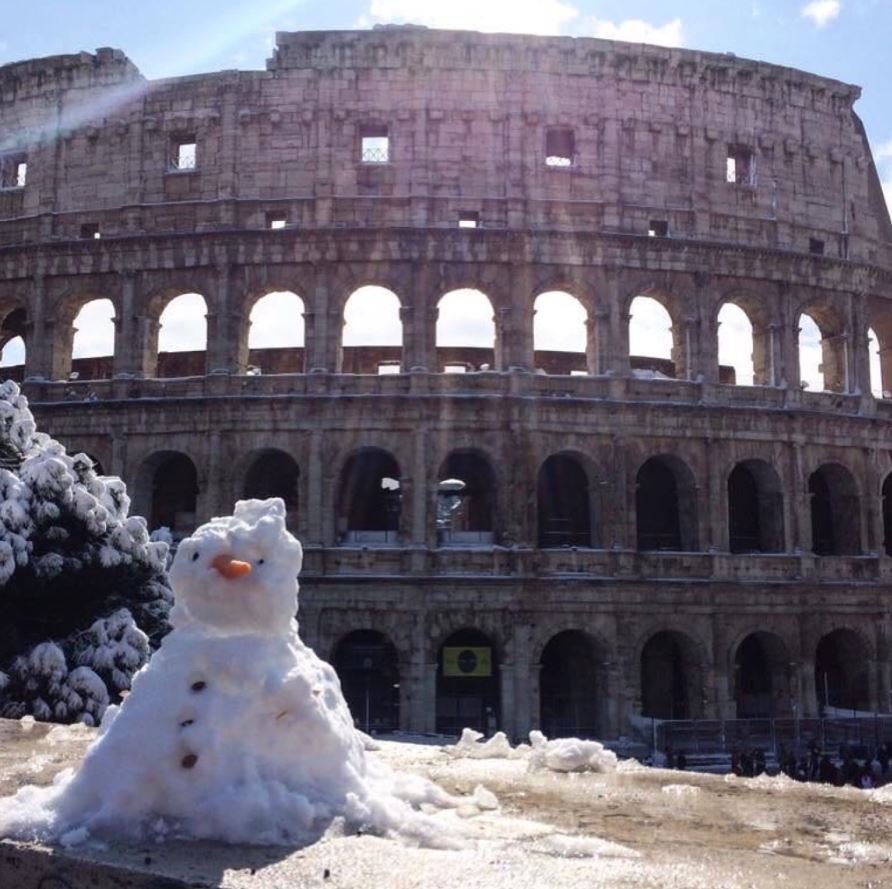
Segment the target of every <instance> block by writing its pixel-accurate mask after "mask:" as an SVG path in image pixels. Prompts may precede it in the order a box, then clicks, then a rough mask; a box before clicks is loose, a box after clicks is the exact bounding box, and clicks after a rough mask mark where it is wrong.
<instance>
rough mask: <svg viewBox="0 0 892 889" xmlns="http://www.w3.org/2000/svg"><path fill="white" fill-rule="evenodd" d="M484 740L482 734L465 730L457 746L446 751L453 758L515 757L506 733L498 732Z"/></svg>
mask: <svg viewBox="0 0 892 889" xmlns="http://www.w3.org/2000/svg"><path fill="white" fill-rule="evenodd" d="M482 738H483V733H482V732H478V731H475V730H474V729H472V728H464V729H462V733H461V737H460V738H459V739H458V741H457V742H456V743H455V745H454V746H452V747H447V748H446V749H447V751H448V752H449V753H450V754H451V755H452V756H458V757H467V758H469V759H510V758H511V757H512V756H513V755H514V749H513V748H512V747H511V742H510V741H509V740H508V738H507V736H506V735H505V733H504V732H496V733H495V734H494V735H493V736H492V737H491V738H489V739H487V740H485V741H482V740H481V739H482Z"/></svg>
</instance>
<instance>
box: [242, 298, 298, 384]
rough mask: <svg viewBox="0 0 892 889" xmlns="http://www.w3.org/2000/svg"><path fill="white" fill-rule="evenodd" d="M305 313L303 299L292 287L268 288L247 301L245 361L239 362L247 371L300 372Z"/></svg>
mask: <svg viewBox="0 0 892 889" xmlns="http://www.w3.org/2000/svg"><path fill="white" fill-rule="evenodd" d="M305 313H306V304H305V302H304V300H303V298H302V297H301V296H300V295H299V294H297V293H296V292H295V291H293V290H269V291H267V292H266V293H263V294H260V295H258V296H257V297H256V298H254V299H252V300H250V301H249V304H248V311H247V318H248V326H247V335H246V341H245V349H244V361H241V360H240V362H239V363H240V364H241V365H243V366H244V367H246V368H247V369H248V373H302V372H303V370H304V366H305V361H304V356H305V354H306V323H305ZM240 351H241V350H240Z"/></svg>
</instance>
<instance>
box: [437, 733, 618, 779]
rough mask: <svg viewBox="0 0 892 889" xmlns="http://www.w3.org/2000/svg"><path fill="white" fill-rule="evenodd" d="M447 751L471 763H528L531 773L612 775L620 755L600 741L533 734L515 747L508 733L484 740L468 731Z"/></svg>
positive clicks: (479, 735) (447, 748) (497, 734)
mask: <svg viewBox="0 0 892 889" xmlns="http://www.w3.org/2000/svg"><path fill="white" fill-rule="evenodd" d="M445 749H446V751H447V753H449V754H450V755H451V756H456V757H462V758H467V759H526V760H527V761H528V764H529V769H530V770H531V771H536V770H543V769H547V770H549V771H552V772H612V771H615V770H616V768H617V758H616V754H615V753H614V752H613V751H612V750H608V749H607V748H606V747H605V746H604V745H603V744H601V743H600V742H599V741H586V740H582V739H580V738H555V739H554V740H549V739H548V738H546V737H545V735H543V734H542V732H539V731H532V732H530V743H529V744H518V745H517V747H512V746H511V742H510V741H509V740H508V739H507V737H505V733H504V732H496V733H495V734H494V735H493V736H492V737H491V738H489V739H487V740H483V735H482V734H481V733H480V732H478V731H475V730H474V729H472V728H464V729H463V730H462V733H461V737H460V738H459V740H458V741H457V742H456V743H455V744H454V745H452V746H450V747H446V748H445Z"/></svg>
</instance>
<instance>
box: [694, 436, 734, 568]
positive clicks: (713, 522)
mask: <svg viewBox="0 0 892 889" xmlns="http://www.w3.org/2000/svg"><path fill="white" fill-rule="evenodd" d="M723 467H724V448H723V444H722V441H721V440H720V439H714V438H707V439H706V477H707V480H708V488H707V492H706V494H707V498H708V502H707V504H706V509H707V512H708V522H709V528H708V529H707V534H706V535H705V539H703V538H702V537H701V539H703V544H704V547H703V548H704V549H706V550H709V551H717V552H728V550H729V549H730V539H729V527H728V526H729V521H728V485H727V482H726V481H725V479H724V476H723ZM701 528H702V522H701Z"/></svg>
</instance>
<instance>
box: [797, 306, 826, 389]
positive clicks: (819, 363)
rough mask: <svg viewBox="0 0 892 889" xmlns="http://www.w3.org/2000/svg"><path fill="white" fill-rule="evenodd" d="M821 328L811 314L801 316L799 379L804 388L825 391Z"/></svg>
mask: <svg viewBox="0 0 892 889" xmlns="http://www.w3.org/2000/svg"><path fill="white" fill-rule="evenodd" d="M823 360H824V359H823V355H822V348H821V329H820V328H819V327H818V325H817V323H816V322H815V320H814V318H812V317H811V315H807V314H804V313H803V314H802V315H800V316H799V379H800V380H801V386H802V388H803V389H808V390H809V391H810V392H823V391H824V369H823V368H824V364H823Z"/></svg>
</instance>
